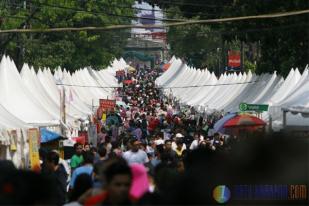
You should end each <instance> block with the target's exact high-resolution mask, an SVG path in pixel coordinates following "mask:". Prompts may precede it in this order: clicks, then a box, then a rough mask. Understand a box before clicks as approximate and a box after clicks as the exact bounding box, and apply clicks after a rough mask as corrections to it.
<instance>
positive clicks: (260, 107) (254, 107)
mask: <svg viewBox="0 0 309 206" xmlns="http://www.w3.org/2000/svg"><path fill="white" fill-rule="evenodd" d="M239 110H240V111H243V112H244V111H256V112H264V111H265V112H266V111H268V105H267V104H247V103H240V104H239Z"/></svg>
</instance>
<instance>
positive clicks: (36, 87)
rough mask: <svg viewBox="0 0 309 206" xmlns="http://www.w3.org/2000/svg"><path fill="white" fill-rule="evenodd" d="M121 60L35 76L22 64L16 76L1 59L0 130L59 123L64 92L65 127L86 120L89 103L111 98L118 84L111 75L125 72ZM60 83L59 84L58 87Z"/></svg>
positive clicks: (45, 71)
mask: <svg viewBox="0 0 309 206" xmlns="http://www.w3.org/2000/svg"><path fill="white" fill-rule="evenodd" d="M125 67H127V64H126V63H125V61H124V60H123V59H120V60H114V62H113V63H112V66H111V67H109V68H108V69H106V70H101V71H94V70H92V69H90V68H84V69H80V70H78V71H76V72H75V73H73V74H70V73H69V72H67V71H66V70H63V69H61V68H58V69H57V70H56V71H55V74H54V75H53V74H52V73H51V71H50V69H46V68H41V69H39V70H38V72H37V73H36V72H35V71H34V69H33V68H31V67H29V66H28V65H27V64H24V66H23V68H22V71H21V73H20V74H19V73H18V71H17V68H16V66H15V64H14V62H13V61H12V60H11V59H9V58H8V57H6V56H3V58H2V60H1V63H0V96H1V98H0V129H11V128H12V129H13V128H26V127H30V126H34V125H35V126H46V125H50V126H51V125H59V124H60V94H61V92H62V90H63V89H64V90H65V93H66V119H67V126H69V127H70V126H74V125H75V123H74V122H75V121H76V120H78V119H86V118H87V117H88V116H89V115H91V114H92V113H93V112H92V108H91V106H92V101H93V102H94V104H95V105H98V100H99V99H100V98H107V97H109V98H110V99H111V98H113V96H114V87H118V86H119V84H118V82H117V79H116V78H115V72H116V70H119V69H125ZM59 84H60V85H59Z"/></svg>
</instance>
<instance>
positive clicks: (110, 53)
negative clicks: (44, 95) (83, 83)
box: [0, 0, 135, 71]
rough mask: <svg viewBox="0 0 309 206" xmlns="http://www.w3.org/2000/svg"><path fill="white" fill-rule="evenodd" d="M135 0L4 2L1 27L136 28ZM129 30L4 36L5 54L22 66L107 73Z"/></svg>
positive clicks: (0, 47) (0, 42)
mask: <svg viewBox="0 0 309 206" xmlns="http://www.w3.org/2000/svg"><path fill="white" fill-rule="evenodd" d="M133 3H134V0H117V1H113V0H87V1H86V0H65V1H62V0H3V1H1V3H0V8H1V9H0V15H1V17H2V18H1V20H0V28H1V29H12V28H57V27H83V26H107V25H115V24H130V23H131V18H130V17H132V16H134V13H135V11H134V10H133V9H132V5H133ZM129 32H130V31H127V30H117V31H104V32H102V31H91V32H86V31H81V32H60V33H31V34H30V33H27V34H26V33H23V34H14V33H13V34H12V33H10V34H1V35H0V55H1V54H7V55H10V56H11V57H12V58H13V59H14V60H15V62H16V63H17V65H18V67H19V68H20V67H21V65H22V63H23V62H27V63H29V64H30V65H33V66H34V67H35V68H38V67H50V68H56V67H57V66H61V67H64V68H66V69H68V70H69V71H74V70H76V69H79V68H82V67H92V68H94V69H101V68H104V67H106V66H107V65H109V64H110V62H111V60H112V59H113V58H115V57H116V58H118V57H120V56H121V55H122V51H123V48H124V46H125V45H126V40H127V37H129Z"/></svg>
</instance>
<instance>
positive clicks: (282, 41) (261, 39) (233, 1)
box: [149, 0, 309, 75]
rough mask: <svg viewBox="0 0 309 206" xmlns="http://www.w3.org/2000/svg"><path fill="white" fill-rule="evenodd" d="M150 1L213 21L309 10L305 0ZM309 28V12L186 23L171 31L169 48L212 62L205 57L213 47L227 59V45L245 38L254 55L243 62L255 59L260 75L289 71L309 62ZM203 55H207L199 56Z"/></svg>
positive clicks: (200, 63)
mask: <svg viewBox="0 0 309 206" xmlns="http://www.w3.org/2000/svg"><path fill="white" fill-rule="evenodd" d="M149 2H152V3H153V4H157V5H159V6H160V7H161V8H163V9H164V10H165V11H166V14H167V16H168V17H174V16H178V17H180V16H181V17H183V18H188V19H191V18H196V19H215V18H224V17H236V16H251V15H260V14H270V13H279V12H287V11H296V10H304V9H308V1H307V0H207V1H204V0H178V1H176V0H172V1H167V0H154V1H149ZM308 26H309V15H308V14H304V15H298V16H290V17H281V18H274V19H259V20H247V21H235V22H228V23H221V24H209V25H196V26H183V27H181V28H172V29H170V30H169V35H168V36H169V38H168V40H169V43H170V45H171V48H172V50H171V52H172V53H173V54H175V55H176V56H178V57H181V58H187V60H188V59H195V60H194V61H188V62H189V63H190V64H191V65H193V66H195V67H203V66H204V65H205V64H208V65H209V64H211V62H209V61H208V62H207V60H209V59H211V57H210V56H211V51H213V50H214V49H215V48H220V49H221V51H223V52H224V53H222V54H221V58H222V59H221V61H222V62H225V61H226V53H227V49H230V47H231V44H230V43H231V42H234V43H235V41H236V42H239V43H240V42H243V43H244V44H245V45H246V46H247V47H249V48H250V51H248V53H251V52H253V53H255V55H250V54H247V55H246V58H245V62H244V65H251V64H252V63H256V67H257V68H256V71H257V72H258V73H261V72H272V71H274V70H277V71H278V72H279V73H281V74H283V75H286V74H287V73H288V72H289V71H290V69H291V68H292V67H299V68H301V69H303V68H304V67H305V66H306V64H308V59H309V28H308ZM177 30H178V31H177ZM180 33H181V35H180ZM175 37H176V38H175ZM218 38H221V41H222V42H223V43H222V42H221V44H219V43H218ZM175 39H177V41H176V40H175ZM219 42H220V41H219ZM234 43H233V44H234ZM214 44H215V45H216V46H215V47H214ZM238 47H239V46H238ZM252 47H254V48H255V50H253V49H252ZM173 48H174V49H173ZM201 53H202V54H203V55H197V54H201ZM245 54H246V53H245ZM253 56H254V57H253ZM246 61H250V62H249V63H248V62H246Z"/></svg>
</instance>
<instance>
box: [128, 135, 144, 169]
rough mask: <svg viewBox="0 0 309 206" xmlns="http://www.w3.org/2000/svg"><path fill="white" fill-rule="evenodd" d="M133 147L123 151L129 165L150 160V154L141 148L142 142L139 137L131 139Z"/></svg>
mask: <svg viewBox="0 0 309 206" xmlns="http://www.w3.org/2000/svg"><path fill="white" fill-rule="evenodd" d="M130 144H131V149H130V150H128V151H126V152H125V153H123V158H124V159H125V160H126V161H127V162H128V164H129V165H131V164H133V163H137V164H144V163H147V162H149V159H148V156H147V154H146V152H145V151H143V150H141V149H140V144H141V142H140V141H138V140H137V139H133V140H131V141H130Z"/></svg>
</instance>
